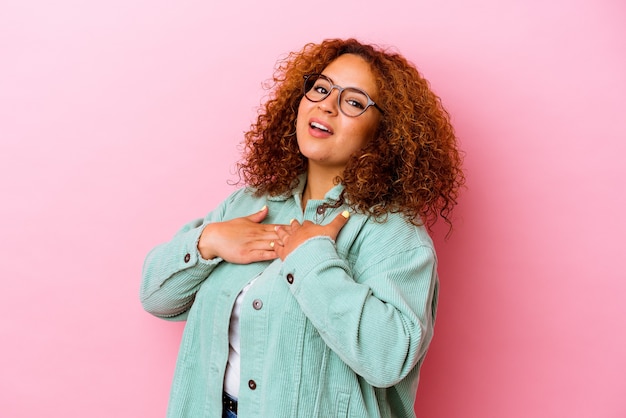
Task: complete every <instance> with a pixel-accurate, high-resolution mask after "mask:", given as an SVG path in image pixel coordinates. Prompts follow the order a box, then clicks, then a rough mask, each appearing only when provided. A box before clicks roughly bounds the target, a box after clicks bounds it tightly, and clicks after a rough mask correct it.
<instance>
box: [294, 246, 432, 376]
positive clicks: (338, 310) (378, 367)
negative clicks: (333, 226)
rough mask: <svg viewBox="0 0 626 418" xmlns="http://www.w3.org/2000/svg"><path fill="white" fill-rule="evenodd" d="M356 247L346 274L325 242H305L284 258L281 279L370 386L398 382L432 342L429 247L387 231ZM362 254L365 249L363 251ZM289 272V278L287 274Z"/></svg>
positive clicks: (343, 356)
mask: <svg viewBox="0 0 626 418" xmlns="http://www.w3.org/2000/svg"><path fill="white" fill-rule="evenodd" d="M385 235H386V236H383V235H378V236H372V237H370V238H369V239H368V240H367V242H365V243H364V245H363V246H362V251H361V253H363V252H366V253H367V254H362V255H361V254H360V255H359V257H362V256H365V257H366V258H367V259H366V260H365V262H360V263H357V264H356V265H355V268H354V270H351V268H350V266H349V265H348V264H347V263H346V262H345V261H344V260H343V259H342V258H341V257H340V256H339V255H338V254H337V251H336V248H335V245H334V242H333V240H331V239H330V238H328V237H324V236H317V237H314V238H310V239H308V240H307V241H305V242H304V243H302V244H301V245H300V246H299V247H297V248H296V249H295V250H293V251H292V252H291V253H290V254H289V255H288V256H287V258H286V259H285V263H284V266H283V270H282V275H283V277H284V278H285V280H286V282H287V283H289V282H291V284H289V286H290V290H291V292H292V293H293V295H294V297H295V298H296V299H297V301H298V303H299V305H300V307H301V309H302V311H303V312H304V314H305V315H306V316H307V318H308V319H309V320H310V321H311V323H312V324H313V325H314V326H315V328H316V329H317V330H318V332H319V333H320V336H321V337H322V338H323V339H324V341H325V342H326V344H327V345H328V346H329V347H330V348H331V349H332V350H333V351H334V352H335V353H336V354H337V355H338V356H339V357H341V359H342V360H343V361H344V362H345V363H346V364H347V365H348V366H349V367H350V368H352V369H353V370H354V372H355V373H357V374H359V375H360V376H362V377H363V378H365V379H366V380H367V381H368V382H369V383H370V384H372V385H373V386H376V387H388V386H392V385H394V384H396V383H398V382H399V381H400V380H402V379H403V378H404V377H405V376H406V375H407V374H408V373H409V372H410V371H411V370H412V369H413V368H414V367H415V365H416V364H417V363H418V362H419V361H420V360H421V359H422V357H423V356H424V354H425V352H426V349H427V347H428V344H429V343H430V340H431V338H432V332H433V322H434V309H435V304H436V292H437V286H438V279H437V274H436V258H435V254H434V251H433V249H432V247H431V246H430V245H425V244H424V245H422V244H421V243H419V241H417V237H415V238H416V239H415V240H411V239H410V237H405V239H406V241H403V242H398V240H397V237H395V236H394V237H389V236H388V235H389V234H385ZM363 249H365V250H363ZM288 275H291V279H290V278H289V277H288Z"/></svg>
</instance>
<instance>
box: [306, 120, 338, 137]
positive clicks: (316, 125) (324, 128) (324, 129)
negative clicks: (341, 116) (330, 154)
mask: <svg viewBox="0 0 626 418" xmlns="http://www.w3.org/2000/svg"><path fill="white" fill-rule="evenodd" d="M309 126H311V128H313V129H318V130H320V131H322V132H326V133H329V134H332V133H333V131H331V130H330V128H328V127H327V126H324V125H322V124H321V123H319V122H311V123H310V124H309Z"/></svg>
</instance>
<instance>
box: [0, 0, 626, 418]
mask: <svg viewBox="0 0 626 418" xmlns="http://www.w3.org/2000/svg"><path fill="white" fill-rule="evenodd" d="M221 3H228V4H227V5H226V4H221ZM625 12H626V6H625V5H624V2H623V1H621V0H614V1H611V0H598V1H582V0H574V1H572V0H567V1H566V0H554V1H528V0H511V1H500V0H483V1H475V2H463V1H460V0H450V1H440V2H434V1H429V2H426V1H405V2H401V1H396V0H387V1H383V2H381V1H367V0H364V1H343V2H335V1H328V0H324V1H318V2H314V3H311V2H292V1H286V0H285V1H280V0H269V1H263V2H259V1H248V2H247V4H241V2H237V1H233V2H218V1H205V2H201V1H192V0H187V1H179V2H172V1H163V0H149V1H148V0H109V1H107V2H104V1H103V2H96V1H78V0H61V1H57V2H45V1H30V0H9V1H6V0H5V1H3V2H2V3H0V60H1V62H0V139H1V142H0V159H1V161H0V192H1V194H0V196H2V203H1V204H0V215H1V216H0V222H1V225H0V231H1V235H0V236H1V238H0V239H1V241H0V250H1V254H2V256H1V263H0V280H1V282H0V284H1V290H0V307H1V308H2V310H3V314H2V316H1V317H0V335H1V339H2V345H1V346H2V348H1V355H0V415H1V416H3V417H14V418H22V417H29V418H30V417H35V416H46V417H91V418H99V417H107V418H109V417H122V418H125V417H159V416H164V413H165V408H166V404H167V396H168V391H169V387H170V379H171V377H172V373H173V367H174V362H175V357H176V352H177V349H178V344H179V340H180V336H181V332H182V327H183V325H182V324H172V323H168V322H164V321H160V320H157V319H156V318H153V317H151V316H149V315H148V314H147V313H144V312H143V311H142V309H141V306H140V304H139V300H138V287H139V281H140V271H141V266H142V262H143V258H144V256H145V254H146V252H147V251H148V250H149V249H150V248H151V247H152V246H154V245H156V244H157V243H159V242H161V241H164V240H167V239H168V238H169V237H170V236H171V235H172V234H173V233H174V232H175V231H176V230H177V229H178V227H180V226H181V225H182V224H183V223H184V222H186V221H187V220H190V219H192V218H195V217H201V216H203V215H204V214H205V213H206V212H208V211H209V210H210V209H212V208H213V207H214V206H215V205H216V204H217V202H219V201H220V200H221V199H223V198H224V197H225V196H226V195H227V194H228V193H229V192H230V191H231V190H232V188H231V187H230V186H228V185H227V184H226V181H227V180H232V179H234V178H235V177H234V176H233V167H234V163H235V162H236V160H237V158H238V148H237V147H238V144H239V142H240V141H241V139H242V133H243V131H244V130H246V129H247V128H248V127H249V125H250V122H251V121H252V120H253V118H254V116H255V108H256V106H257V105H258V104H259V101H260V99H261V98H262V96H263V95H264V92H263V90H262V88H261V83H262V82H263V81H264V80H266V79H267V78H268V77H269V76H270V75H271V74H272V71H273V68H274V63H275V62H276V60H277V59H278V58H280V57H282V56H284V54H286V53H287V52H289V51H292V50H295V49H299V48H300V47H301V46H302V45H303V44H304V43H306V42H309V41H316V42H317V41H320V40H322V39H324V38H327V37H347V36H356V37H358V38H360V39H361V40H363V41H367V42H375V43H379V44H384V45H394V46H396V47H397V48H398V49H399V50H400V51H401V52H402V53H403V54H404V55H406V56H407V57H409V58H410V59H411V60H412V61H414V62H415V63H416V64H417V66H418V67H419V68H420V69H421V71H422V72H423V73H424V74H425V76H426V77H427V78H428V79H429V80H430V81H431V83H432V86H433V88H434V90H435V91H437V92H438V94H439V95H440V96H441V97H442V98H443V101H444V104H445V105H446V106H447V108H448V109H449V111H450V113H451V114H452V117H453V121H454V124H455V126H456V129H457V131H458V135H459V137H460V141H461V145H462V148H463V149H464V150H465V151H466V153H467V156H466V169H467V178H468V188H467V190H466V191H465V193H464V194H463V196H462V199H461V201H460V205H459V206H458V212H457V221H458V222H457V225H456V230H455V232H454V234H453V235H452V237H451V239H449V240H448V241H444V240H443V229H442V228H438V229H437V231H436V233H435V239H436V242H437V244H438V250H439V257H440V263H441V266H440V273H441V284H442V288H441V303H440V310H439V316H438V323H437V329H436V333H435V340H434V342H433V345H432V347H431V350H430V352H429V355H428V359H427V361H426V364H425V367H424V369H423V374H422V381H421V384H420V390H419V392H418V400H417V404H416V411H417V412H418V415H419V416H420V417H427V418H428V417H433V418H436V417H445V418H457V417H464V418H474V417H475V418H485V417H509V418H517V417H520V418H521V417H565V416H567V417H616V418H617V417H624V416H626V397H625V396H624V395H625V393H626V332H625V331H626V303H624V301H623V299H624V295H625V294H626V267H625V256H626V251H625V245H624V240H625V239H626V222H625V221H624V217H623V215H622V212H623V210H624V205H625V204H626V198H625V197H624V189H625V188H624V185H623V183H624V180H625V179H626V163H625V162H624V157H625V155H626V145H625V144H626V116H625V115H624V114H625V111H626V82H625V76H624V74H626V53H625V51H626V25H625V24H624V22H626V19H625V17H626V13H625Z"/></svg>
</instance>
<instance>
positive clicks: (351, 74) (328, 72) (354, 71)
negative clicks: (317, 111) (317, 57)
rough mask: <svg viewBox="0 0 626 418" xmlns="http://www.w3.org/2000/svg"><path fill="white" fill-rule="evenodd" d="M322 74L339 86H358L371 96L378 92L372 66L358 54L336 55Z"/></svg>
mask: <svg viewBox="0 0 626 418" xmlns="http://www.w3.org/2000/svg"><path fill="white" fill-rule="evenodd" d="M322 74H324V75H325V76H328V77H330V78H331V79H332V80H333V82H334V83H335V84H338V85H340V86H341V87H358V88H360V89H362V90H365V91H366V92H367V93H368V94H369V95H370V96H373V97H374V96H376V95H377V94H378V87H377V86H376V79H375V77H374V74H373V73H372V68H371V67H370V65H369V64H368V63H367V62H366V61H365V60H364V59H363V58H361V57H360V56H358V55H354V54H344V55H341V56H339V57H337V58H336V59H335V60H334V61H332V62H331V63H330V64H328V66H327V67H326V68H324V71H322Z"/></svg>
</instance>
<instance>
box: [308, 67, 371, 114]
mask: <svg viewBox="0 0 626 418" xmlns="http://www.w3.org/2000/svg"><path fill="white" fill-rule="evenodd" d="M335 88H338V89H339V90H340V94H339V108H340V109H341V111H342V112H343V113H344V114H346V115H348V116H359V115H361V114H362V113H363V112H365V111H366V110H367V108H368V107H369V103H370V98H369V96H368V95H367V94H366V93H365V92H364V91H362V90H359V89H357V88H353V87H347V88H344V89H341V87H339V86H335ZM332 89H333V84H332V83H331V81H330V80H329V79H328V78H327V77H324V76H323V75H321V74H313V75H311V76H309V77H307V78H306V80H305V82H304V95H305V96H306V98H307V99H309V100H310V101H312V102H321V101H322V100H324V99H325V98H326V97H328V95H330V93H331V92H332Z"/></svg>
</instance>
